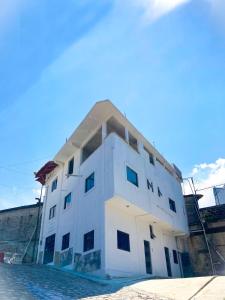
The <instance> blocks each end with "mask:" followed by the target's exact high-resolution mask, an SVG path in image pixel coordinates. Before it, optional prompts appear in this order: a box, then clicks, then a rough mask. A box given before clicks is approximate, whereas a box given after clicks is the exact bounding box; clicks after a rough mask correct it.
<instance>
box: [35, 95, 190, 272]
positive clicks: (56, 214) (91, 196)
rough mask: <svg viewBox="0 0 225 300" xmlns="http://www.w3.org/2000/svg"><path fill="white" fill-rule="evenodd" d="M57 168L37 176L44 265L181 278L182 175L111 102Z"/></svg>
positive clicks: (85, 125) (90, 118)
mask: <svg viewBox="0 0 225 300" xmlns="http://www.w3.org/2000/svg"><path fill="white" fill-rule="evenodd" d="M54 162H55V164H54ZM54 162H50V163H49V164H47V165H46V166H45V167H43V168H42V169H41V170H40V171H39V172H38V173H37V174H36V176H37V178H38V180H40V178H41V180H40V181H41V182H42V183H45V186H46V196H45V199H44V207H43V217H42V225H41V235H40V245H39V255H38V262H39V263H44V264H55V265H57V266H62V267H63V266H64V267H65V266H66V267H67V268H71V269H74V270H75V271H77V272H91V273H93V274H96V275H101V276H136V275H146V274H149V275H154V276H169V277H170V276H173V277H175V276H176V277H177V276H180V275H181V272H182V271H181V263H180V253H179V249H178V246H177V237H180V236H185V235H186V234H187V233H188V227H187V217H186V210H185V205H184V199H183V195H182V190H181V173H180V171H179V170H178V169H177V168H176V167H175V166H174V165H170V164H169V163H168V162H167V161H166V160H165V158H164V157H163V156H162V155H161V154H160V153H159V152H158V151H157V150H156V149H155V148H154V147H153V146H152V145H151V144H150V143H149V142H148V141H147V140H146V139H145V138H144V137H143V135H142V134H141V133H140V132H139V131H138V130H137V129H136V128H135V127H134V126H133V125H132V124H131V123H130V122H129V121H128V120H127V119H126V117H125V116H124V115H123V114H121V112H120V111H119V110H118V109H117V108H116V107H115V106H114V105H113V104H112V103H111V102H110V101H108V100H105V101H100V102H97V103H96V104H95V105H94V107H93V108H92V109H91V111H90V112H89V113H88V115H87V116H86V117H85V119H84V120H83V121H82V122H81V124H80V125H79V126H78V128H77V129H76V130H75V131H74V133H73V134H72V135H71V137H70V138H69V139H68V140H67V142H66V143H65V144H64V145H63V147H62V148H61V149H60V151H59V152H58V153H57V154H56V156H55V157H54Z"/></svg>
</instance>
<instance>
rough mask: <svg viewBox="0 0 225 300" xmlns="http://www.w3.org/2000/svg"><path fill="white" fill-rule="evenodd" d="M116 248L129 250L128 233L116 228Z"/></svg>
mask: <svg viewBox="0 0 225 300" xmlns="http://www.w3.org/2000/svg"><path fill="white" fill-rule="evenodd" d="M117 248H118V249H120V250H124V251H128V252H130V237H129V234H128V233H125V232H123V231H120V230H117Z"/></svg>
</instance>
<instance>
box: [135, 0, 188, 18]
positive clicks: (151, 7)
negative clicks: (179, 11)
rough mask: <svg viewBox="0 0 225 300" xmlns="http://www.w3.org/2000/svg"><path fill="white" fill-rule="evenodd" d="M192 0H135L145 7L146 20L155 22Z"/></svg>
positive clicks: (137, 4) (138, 4)
mask: <svg viewBox="0 0 225 300" xmlns="http://www.w3.org/2000/svg"><path fill="white" fill-rule="evenodd" d="M189 1H190V0H135V5H136V6H139V7H141V8H142V9H144V20H145V21H146V22H154V21H155V20H157V19H159V18H160V17H162V16H163V15H165V14H168V13H169V12H171V11H172V10H174V9H175V8H177V7H178V6H180V5H183V4H185V3H187V2H189Z"/></svg>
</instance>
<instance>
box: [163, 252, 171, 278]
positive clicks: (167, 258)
mask: <svg viewBox="0 0 225 300" xmlns="http://www.w3.org/2000/svg"><path fill="white" fill-rule="evenodd" d="M164 251H165V258H166V268H167V274H168V276H169V277H172V271H171V263H170V253H169V249H168V248H167V247H164Z"/></svg>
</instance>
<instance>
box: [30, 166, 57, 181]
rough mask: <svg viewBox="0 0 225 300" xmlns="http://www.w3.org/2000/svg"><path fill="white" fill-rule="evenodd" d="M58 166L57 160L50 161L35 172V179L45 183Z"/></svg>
mask: <svg viewBox="0 0 225 300" xmlns="http://www.w3.org/2000/svg"><path fill="white" fill-rule="evenodd" d="M57 166H58V164H57V163H56V162H54V161H48V162H47V163H46V164H45V165H44V166H43V167H42V168H41V169H40V170H39V171H38V172H36V173H34V175H35V180H36V181H38V182H40V183H41V184H42V185H44V184H45V182H46V177H47V175H48V174H49V173H51V172H52V171H53V170H54V169H55V168H56V167H57Z"/></svg>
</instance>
